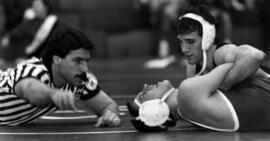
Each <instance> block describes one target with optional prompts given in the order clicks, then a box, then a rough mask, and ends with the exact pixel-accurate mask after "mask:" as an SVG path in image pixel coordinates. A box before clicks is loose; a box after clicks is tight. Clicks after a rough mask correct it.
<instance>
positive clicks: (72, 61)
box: [59, 49, 90, 86]
mask: <svg viewBox="0 0 270 141" xmlns="http://www.w3.org/2000/svg"><path fill="white" fill-rule="evenodd" d="M89 59H90V52H89V51H88V50H85V49H77V50H73V51H71V52H70V53H69V54H68V55H66V57H65V58H64V59H63V60H62V62H61V64H60V67H59V70H60V75H61V76H62V79H63V80H65V81H66V83H71V84H73V85H74V86H80V85H82V84H83V82H84V77H85V73H86V72H88V61H89Z"/></svg>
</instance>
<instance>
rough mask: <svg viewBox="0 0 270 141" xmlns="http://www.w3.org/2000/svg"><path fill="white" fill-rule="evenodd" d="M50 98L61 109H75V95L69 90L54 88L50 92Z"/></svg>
mask: <svg viewBox="0 0 270 141" xmlns="http://www.w3.org/2000/svg"><path fill="white" fill-rule="evenodd" d="M52 100H53V102H54V104H55V105H56V106H57V107H58V108H60V109H61V110H74V111H76V110H77V108H76V106H75V95H74V93H72V92H71V91H61V90H55V91H54V93H53V94H52Z"/></svg>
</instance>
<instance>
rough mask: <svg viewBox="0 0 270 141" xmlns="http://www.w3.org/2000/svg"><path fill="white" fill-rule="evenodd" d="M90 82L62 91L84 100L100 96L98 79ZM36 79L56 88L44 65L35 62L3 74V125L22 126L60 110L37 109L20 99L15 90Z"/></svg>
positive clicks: (0, 95)
mask: <svg viewBox="0 0 270 141" xmlns="http://www.w3.org/2000/svg"><path fill="white" fill-rule="evenodd" d="M87 76H88V79H89V82H88V83H86V84H84V86H81V87H74V86H72V85H70V84H66V85H65V86H64V87H63V88H61V89H62V90H67V91H72V92H73V93H74V94H75V95H76V96H77V97H79V98H80V99H81V100H87V99H90V98H92V97H93V96H95V95H96V94H97V93H98V92H99V90H100V89H99V87H98V83H97V79H96V78H95V76H94V75H93V74H91V73H88V74H87ZM29 77H32V78H36V79H38V80H40V81H41V82H43V83H45V84H46V85H48V86H50V87H54V84H53V82H51V78H50V74H49V72H48V70H47V68H46V67H45V66H44V65H43V63H42V61H41V60H40V59H38V58H32V59H29V60H27V61H25V62H22V63H20V64H18V65H17V67H16V68H14V69H8V70H6V71H0V125H23V124H26V123H29V122H31V121H34V120H36V119H38V118H39V117H41V116H43V115H46V114H48V113H51V112H53V111H55V110H57V107H56V106H55V105H48V106H44V107H36V106H34V105H32V104H30V103H29V102H28V101H27V100H25V99H22V98H20V97H18V96H17V95H16V94H15V92H14V86H15V85H16V83H18V82H19V81H20V80H22V79H24V78H29Z"/></svg>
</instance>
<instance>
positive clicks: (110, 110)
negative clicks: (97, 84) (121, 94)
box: [83, 90, 121, 127]
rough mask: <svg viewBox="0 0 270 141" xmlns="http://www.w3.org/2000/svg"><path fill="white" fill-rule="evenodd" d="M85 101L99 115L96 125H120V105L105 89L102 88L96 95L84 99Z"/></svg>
mask: <svg viewBox="0 0 270 141" xmlns="http://www.w3.org/2000/svg"><path fill="white" fill-rule="evenodd" d="M83 103H84V105H85V106H86V107H87V108H88V109H91V110H92V111H93V112H95V113H96V114H97V115H98V116H99V118H98V120H97V123H96V125H95V126H96V127H102V126H119V124H120V122H121V119H120V117H119V113H118V105H117V104H116V102H115V101H114V100H113V99H111V98H110V97H109V96H108V95H107V94H106V93H105V92H104V91H102V90H100V92H99V93H98V94H97V95H96V96H94V97H93V98H91V99H89V100H86V101H83Z"/></svg>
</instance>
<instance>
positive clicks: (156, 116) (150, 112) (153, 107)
mask: <svg viewBox="0 0 270 141" xmlns="http://www.w3.org/2000/svg"><path fill="white" fill-rule="evenodd" d="M173 91H174V88H172V89H170V90H169V91H168V92H166V93H165V94H164V96H163V97H162V98H161V99H154V100H149V101H146V102H144V103H142V104H141V103H139V101H138V100H137V99H135V100H134V103H135V104H136V105H138V106H139V116H138V117H136V119H137V120H141V121H142V122H144V123H145V124H146V125H147V126H150V127H154V126H161V125H162V124H163V123H165V122H166V121H167V120H168V119H169V115H170V109H169V106H168V105H167V104H166V103H165V102H164V101H165V99H166V98H167V97H168V96H169V95H170V94H171V93H172V92H173Z"/></svg>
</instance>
